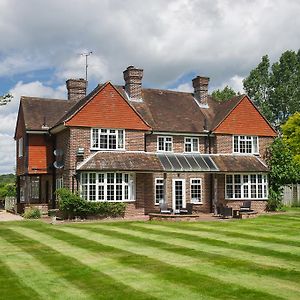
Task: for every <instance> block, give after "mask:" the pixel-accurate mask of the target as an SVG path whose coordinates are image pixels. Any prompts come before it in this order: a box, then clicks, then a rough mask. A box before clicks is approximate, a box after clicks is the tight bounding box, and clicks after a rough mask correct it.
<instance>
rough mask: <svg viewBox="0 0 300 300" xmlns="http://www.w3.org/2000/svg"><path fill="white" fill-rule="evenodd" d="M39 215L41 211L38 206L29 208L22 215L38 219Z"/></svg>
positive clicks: (26, 217)
mask: <svg viewBox="0 0 300 300" xmlns="http://www.w3.org/2000/svg"><path fill="white" fill-rule="evenodd" d="M41 215H42V214H41V211H40V210H39V209H38V208H29V209H27V210H26V211H25V212H24V214H23V217H24V218H25V219H39V218H40V217H41Z"/></svg>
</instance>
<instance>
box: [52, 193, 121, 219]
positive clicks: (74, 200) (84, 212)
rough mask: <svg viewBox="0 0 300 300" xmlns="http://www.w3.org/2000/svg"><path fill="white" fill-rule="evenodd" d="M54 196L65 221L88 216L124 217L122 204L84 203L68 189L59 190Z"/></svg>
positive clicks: (84, 201)
mask: <svg viewBox="0 0 300 300" xmlns="http://www.w3.org/2000/svg"><path fill="white" fill-rule="evenodd" d="M56 194H57V195H58V198H59V209H60V210H61V211H62V213H63V215H64V218H67V219H74V218H75V217H80V218H87V217H89V216H99V217H121V216H124V213H125V209H126V204H125V203H122V202H92V201H86V200H84V199H82V198H81V197H80V196H79V195H78V193H72V192H71V191H70V190H68V189H59V190H57V191H56Z"/></svg>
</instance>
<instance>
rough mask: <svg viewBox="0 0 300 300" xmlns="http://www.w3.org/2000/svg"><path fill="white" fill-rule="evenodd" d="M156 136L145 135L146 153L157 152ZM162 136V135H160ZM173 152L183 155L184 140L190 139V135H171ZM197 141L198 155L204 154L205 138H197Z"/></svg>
mask: <svg viewBox="0 0 300 300" xmlns="http://www.w3.org/2000/svg"><path fill="white" fill-rule="evenodd" d="M158 136H160V135H157V134H148V135H146V149H147V150H146V151H147V152H157V137H158ZM161 136H163V135H161ZM172 137H173V152H174V153H183V152H184V138H185V137H192V135H173V136H172ZM197 138H198V139H199V151H200V153H205V151H206V149H205V137H202V136H200V137H197Z"/></svg>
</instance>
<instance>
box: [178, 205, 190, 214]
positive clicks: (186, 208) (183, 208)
mask: <svg viewBox="0 0 300 300" xmlns="http://www.w3.org/2000/svg"><path fill="white" fill-rule="evenodd" d="M179 213H180V214H181V215H191V214H192V213H193V203H187V204H186V207H182V208H181V209H180V210H179Z"/></svg>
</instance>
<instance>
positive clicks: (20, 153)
mask: <svg viewBox="0 0 300 300" xmlns="http://www.w3.org/2000/svg"><path fill="white" fill-rule="evenodd" d="M23 156H24V139H23V137H20V138H19V139H18V158H21V157H23Z"/></svg>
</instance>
